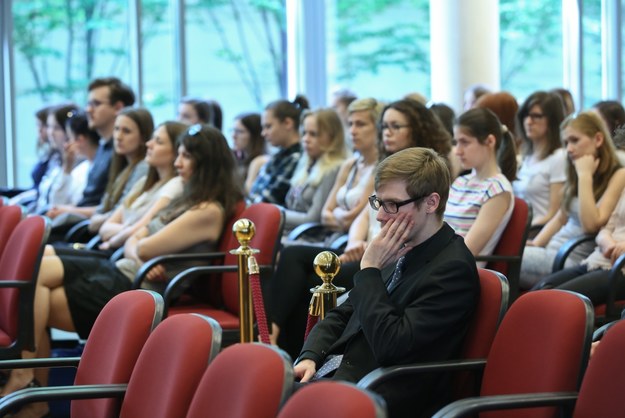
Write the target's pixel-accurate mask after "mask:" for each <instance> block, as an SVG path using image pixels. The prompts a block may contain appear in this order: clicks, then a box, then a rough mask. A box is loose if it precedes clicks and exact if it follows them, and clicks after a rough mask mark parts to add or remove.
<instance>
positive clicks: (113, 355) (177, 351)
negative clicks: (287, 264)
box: [0, 290, 386, 418]
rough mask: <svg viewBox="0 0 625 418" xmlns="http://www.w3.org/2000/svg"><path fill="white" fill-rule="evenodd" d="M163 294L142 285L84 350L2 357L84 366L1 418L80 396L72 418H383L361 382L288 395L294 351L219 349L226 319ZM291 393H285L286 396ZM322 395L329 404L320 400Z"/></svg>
mask: <svg viewBox="0 0 625 418" xmlns="http://www.w3.org/2000/svg"><path fill="white" fill-rule="evenodd" d="M162 314H163V299H162V297H161V296H160V295H159V294H157V293H155V292H151V291H143V290H135V291H129V292H125V293H122V294H120V295H118V296H116V297H115V298H113V299H112V300H111V301H110V302H109V303H108V304H107V305H106V307H105V308H104V309H103V311H102V312H101V313H100V315H99V316H98V319H97V321H96V323H95V324H94V327H93V330H92V332H91V334H90V335H89V338H88V339H87V342H86V344H85V349H84V352H83V354H82V356H81V357H80V358H75V359H58V358H57V359H35V360H13V361H5V362H0V367H2V368H16V367H34V366H36V367H51V366H54V367H60V366H67V365H70V364H74V365H76V364H77V367H78V370H77V374H76V379H75V385H74V386H68V387H49V388H29V389H24V390H21V391H18V392H15V393H13V394H11V395H8V396H6V397H4V398H2V400H0V416H3V414H5V413H6V412H8V411H11V410H15V409H16V408H19V407H21V406H23V405H25V404H27V403H29V402H39V401H50V400H55V399H68V398H69V399H75V400H74V401H73V402H72V406H71V416H72V417H74V418H78V417H85V418H86V417H88V418H112V417H117V416H120V417H122V418H123V417H133V418H141V417H146V418H148V417H149V418H159V417H162V418H177V417H180V418H185V417H186V418H196V417H198V418H199V417H206V418H209V417H219V418H275V417H276V416H278V417H279V418H295V417H298V418H306V417H311V418H312V417H318V416H326V417H335V418H348V417H356V416H357V417H363V418H382V417H385V416H386V415H385V413H384V403H383V401H382V400H381V399H380V398H379V397H378V396H377V395H374V394H371V393H369V392H367V391H365V390H362V389H358V388H357V387H356V386H354V385H348V384H342V383H338V382H331V383H326V384H315V385H310V386H308V387H306V388H303V389H301V390H300V391H298V392H297V393H296V394H295V395H293V396H290V395H291V391H292V387H293V369H292V366H291V359H290V358H289V357H288V355H286V354H285V353H284V352H282V351H281V350H279V349H277V348H275V347H272V346H269V345H264V344H256V343H252V344H236V345H233V346H230V347H227V348H225V349H224V350H223V351H221V352H220V353H219V350H220V347H221V337H222V332H221V331H222V330H221V327H220V326H219V324H218V323H217V322H216V321H215V320H213V319H211V318H208V317H205V316H203V315H197V314H181V315H175V316H171V317H168V318H167V319H165V320H164V321H163V322H161V323H160V324H159V321H160V319H161V318H162ZM287 399H288V400H287ZM320 399H324V401H323V402H319V400H320Z"/></svg>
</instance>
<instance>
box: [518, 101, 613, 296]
mask: <svg viewBox="0 0 625 418" xmlns="http://www.w3.org/2000/svg"><path fill="white" fill-rule="evenodd" d="M561 130H562V141H563V142H564V146H565V148H566V152H567V154H568V159H567V162H566V185H565V187H564V195H563V198H562V201H561V205H560V209H559V210H558V212H557V213H556V215H555V216H554V217H553V218H552V219H551V220H550V221H549V222H548V223H547V224H546V225H545V226H544V227H543V228H542V229H541V230H540V232H539V233H538V235H537V236H536V237H535V238H534V239H533V240H530V241H528V242H527V246H526V247H525V251H524V253H523V261H522V264H521V287H522V288H523V289H529V288H531V287H532V286H534V285H535V284H536V283H538V282H539V281H540V280H541V279H542V278H543V277H545V276H547V275H548V274H550V273H551V266H552V265H553V260H554V258H555V256H556V253H557V252H558V250H559V249H560V247H561V246H562V244H564V243H565V242H566V241H567V240H569V239H571V238H574V237H577V236H579V235H582V234H595V233H597V232H598V231H599V230H600V229H601V228H602V227H603V226H604V225H605V224H606V222H607V221H608V219H609V217H610V215H611V214H612V211H613V210H614V208H615V207H616V203H617V201H618V199H619V196H620V195H621V192H622V191H623V188H624V187H625V168H622V167H621V165H620V163H619V161H618V159H617V157H616V151H615V149H614V145H613V144H612V139H611V137H610V134H609V133H608V131H607V128H606V125H605V123H604V122H603V120H601V118H600V117H599V116H598V115H597V114H596V113H594V112H588V111H587V112H582V113H579V114H578V115H576V116H569V117H568V118H567V119H566V120H565V121H564V122H563V123H562V126H561ZM592 249H593V246H592V243H585V244H582V245H580V246H579V247H577V248H576V249H575V250H574V251H573V253H571V255H570V256H569V257H568V258H567V263H566V267H569V266H573V265H577V264H579V263H580V262H581V261H582V260H583V259H584V258H585V257H586V256H588V255H589V254H590V253H591V251H592Z"/></svg>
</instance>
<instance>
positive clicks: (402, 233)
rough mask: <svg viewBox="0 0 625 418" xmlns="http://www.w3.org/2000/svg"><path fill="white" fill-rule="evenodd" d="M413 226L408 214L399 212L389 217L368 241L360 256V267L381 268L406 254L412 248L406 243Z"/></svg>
mask: <svg viewBox="0 0 625 418" xmlns="http://www.w3.org/2000/svg"><path fill="white" fill-rule="evenodd" d="M413 227H414V221H413V220H412V219H411V217H410V214H406V213H400V214H398V216H397V217H396V218H394V219H389V220H388V221H387V222H386V224H384V226H383V227H382V229H381V230H380V232H379V233H378V234H377V235H376V236H375V237H374V238H373V239H372V240H371V242H370V243H369V246H368V247H367V249H366V250H365V253H364V255H363V256H362V260H361V262H360V268H361V269H365V268H367V267H375V268H377V269H382V268H383V267H385V266H387V265H389V264H390V263H394V262H395V261H397V260H398V259H399V258H400V257H402V256H404V255H406V254H407V253H408V251H410V250H412V248H413V246H412V245H407V244H406V241H408V238H409V237H410V234H411V232H412V228H413Z"/></svg>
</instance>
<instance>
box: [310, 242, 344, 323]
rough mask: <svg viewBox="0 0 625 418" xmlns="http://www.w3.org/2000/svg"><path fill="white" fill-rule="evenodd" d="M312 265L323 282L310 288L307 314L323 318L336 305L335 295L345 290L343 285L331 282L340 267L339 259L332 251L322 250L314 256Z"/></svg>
mask: <svg viewBox="0 0 625 418" xmlns="http://www.w3.org/2000/svg"><path fill="white" fill-rule="evenodd" d="M313 266H314V268H315V273H317V276H319V277H320V278H321V280H322V281H323V283H322V284H320V285H319V286H317V287H314V288H312V289H310V292H311V293H312V294H313V296H312V299H311V300H310V308H309V314H310V315H311V316H317V317H319V319H323V318H325V316H326V314H327V313H328V311H329V310H330V309H332V308H334V307H336V295H338V294H339V293H343V292H345V288H344V287H337V286H335V285H334V284H333V283H332V280H334V276H336V275H337V274H338V272H339V270H340V269H341V260H339V256H338V255H336V254H334V253H333V252H332V251H323V252H320V253H319V254H317V256H316V257H315V260H314V261H313Z"/></svg>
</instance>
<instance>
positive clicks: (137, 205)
mask: <svg viewBox="0 0 625 418" xmlns="http://www.w3.org/2000/svg"><path fill="white" fill-rule="evenodd" d="M187 128H188V126H187V125H185V124H184V123H180V122H165V123H163V124H161V125H160V126H158V127H157V128H156V130H155V131H154V135H153V136H152V139H150V140H149V141H148V142H147V143H146V148H147V151H146V155H145V161H146V163H147V164H148V167H149V168H148V174H147V175H146V176H144V177H143V178H141V179H139V180H138V181H137V182H136V183H135V185H134V186H133V188H132V189H131V190H130V191H129V192H128V196H127V197H126V198H125V199H124V200H123V201H122V202H121V204H120V205H117V208H116V209H115V211H114V212H113V214H112V215H111V216H110V217H109V218H108V219H107V220H106V221H105V222H104V224H102V226H101V227H100V230H99V231H98V234H99V236H100V240H101V243H100V244H99V246H98V249H99V250H101V251H105V252H107V253H112V252H113V251H114V250H115V249H117V248H119V247H121V246H122V245H123V244H124V242H126V239H128V237H130V236H131V235H133V234H134V233H135V232H137V231H138V230H139V229H140V228H142V227H144V226H145V225H147V224H148V223H149V222H150V221H151V220H152V219H153V218H154V216H155V215H156V214H157V213H158V212H160V211H161V209H163V208H164V207H166V206H167V205H168V204H169V203H170V202H171V201H172V200H173V199H176V198H177V197H178V196H180V194H181V193H182V188H183V186H182V179H181V178H180V176H176V168H175V167H174V161H175V159H176V139H177V138H178V136H180V135H181V134H183V133H184V131H185V130H186V129H187ZM55 253H56V254H73V255H79V254H84V255H85V256H91V254H90V252H88V251H84V250H80V249H79V250H75V249H74V248H63V247H57V248H54V249H53V248H51V247H50V246H48V247H47V248H46V253H45V255H54V254H55Z"/></svg>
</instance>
